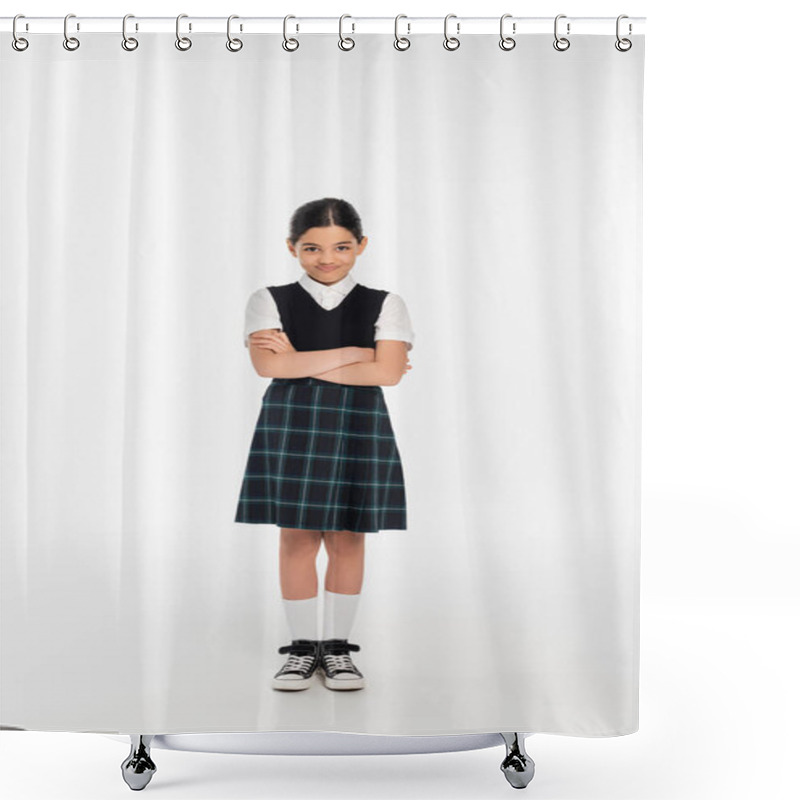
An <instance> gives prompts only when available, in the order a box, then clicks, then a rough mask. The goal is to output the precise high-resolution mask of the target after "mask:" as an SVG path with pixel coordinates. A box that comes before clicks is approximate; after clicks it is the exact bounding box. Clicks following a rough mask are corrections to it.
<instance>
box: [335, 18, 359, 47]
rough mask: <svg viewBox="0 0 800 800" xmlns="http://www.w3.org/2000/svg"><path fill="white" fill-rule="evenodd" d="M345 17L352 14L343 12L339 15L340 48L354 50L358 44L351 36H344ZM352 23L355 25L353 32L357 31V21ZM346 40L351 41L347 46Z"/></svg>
mask: <svg viewBox="0 0 800 800" xmlns="http://www.w3.org/2000/svg"><path fill="white" fill-rule="evenodd" d="M345 17H350V15H349V14H342V16H341V17H339V49H340V50H352V49H353V48H354V47H355V46H356V43H355V40H353V39H351V38H350V37H349V36H347V37H343V36H342V22H343V21H344V18H345ZM350 19H353V18H352V17H350ZM352 25H353V30H352V31H351V33H355V31H356V24H355V22H354V23H352ZM345 42H349V45H347V46H345Z"/></svg>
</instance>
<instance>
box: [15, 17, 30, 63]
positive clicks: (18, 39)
mask: <svg viewBox="0 0 800 800" xmlns="http://www.w3.org/2000/svg"><path fill="white" fill-rule="evenodd" d="M18 19H25V15H24V14H17V16H16V17H14V21H13V22H12V23H11V36H12V37H13V38H12V39H11V46H12V47H13V48H14V49H15V50H17V51H19V52H20V53H21V52H22V51H23V50H27V49H28V40H27V39H25V38H24V37H22V36H18V35H17V20H18Z"/></svg>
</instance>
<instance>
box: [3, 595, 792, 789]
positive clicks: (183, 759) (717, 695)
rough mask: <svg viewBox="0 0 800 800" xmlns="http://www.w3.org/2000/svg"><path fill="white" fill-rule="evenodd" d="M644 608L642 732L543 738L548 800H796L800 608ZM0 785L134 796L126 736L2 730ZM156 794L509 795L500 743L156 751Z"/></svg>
mask: <svg viewBox="0 0 800 800" xmlns="http://www.w3.org/2000/svg"><path fill="white" fill-rule="evenodd" d="M740 602H741V605H736V604H732V603H731V601H730V600H725V602H724V603H723V602H719V601H715V600H713V599H706V600H693V601H692V602H691V603H688V602H686V603H685V604H683V605H681V604H679V602H677V601H675V602H671V603H670V604H669V607H667V606H665V605H655V604H646V603H644V602H643V604H642V673H641V713H640V726H641V727H640V730H639V732H638V733H636V734H633V735H631V736H624V737H619V738H615V739H580V738H575V737H566V736H553V735H533V736H530V737H529V738H528V739H527V748H528V752H529V753H530V755H531V756H532V757H533V759H534V761H535V762H536V775H535V777H534V779H533V781H532V782H531V784H530V785H529V787H528V789H526V790H525V791H526V792H527V793H529V794H530V796H535V797H536V798H538V800H545V798H547V799H548V800H549V799H551V798H553V799H555V798H563V800H567V799H568V798H569V799H570V800H577V798H591V800H605V799H606V798H608V800H662V799H663V800H695V798H697V800H710V798H725V800H738V798H751V797H754V796H759V797H769V798H770V800H790V798H791V799H792V800H793V799H794V798H796V797H797V792H798V778H797V774H796V770H795V769H794V768H793V767H792V766H791V765H792V764H793V763H794V762H795V761H796V759H795V756H796V754H797V752H798V750H799V749H800V735H798V730H797V725H796V718H797V712H798V710H800V703H799V702H798V700H799V699H800V691H799V690H798V686H797V677H796V676H797V675H798V674H800V657H798V652H797V650H796V649H795V646H794V645H795V640H796V637H797V630H798V628H797V620H798V611H799V610H800V608H798V606H797V605H796V604H795V603H793V601H790V600H787V599H786V598H785V597H784V598H783V599H781V598H775V599H774V600H771V601H770V600H765V599H763V598H761V599H751V600H748V601H745V600H742V601H740ZM0 744H1V745H2V747H0V793H1V794H3V796H5V797H13V798H14V799H15V800H33V798H37V799H38V798H54V797H58V798H59V800H71V798H75V799H76V800H78V798H80V800H94V798H98V799H102V800H107V798H109V797H113V796H120V797H124V796H128V795H127V793H128V792H129V791H130V790H129V789H128V787H127V786H126V785H125V784H124V782H123V780H122V776H121V773H120V768H119V765H120V763H121V762H122V760H123V758H124V757H125V756H126V755H127V752H128V748H127V746H126V745H124V744H122V743H119V742H117V741H114V740H112V739H109V738H107V737H104V736H99V735H91V734H78V733H37V732H9V731H3V732H1V733H0ZM153 752H154V758H155V761H156V765H157V767H158V771H157V772H156V774H155V776H154V777H153V780H152V781H151V783H150V785H149V786H148V787H147V788H146V789H145V790H144V791H145V792H151V793H154V792H158V794H159V796H160V797H170V798H186V799H187V800H188V799H189V798H191V800H202V799H203V798H230V799H231V800H233V799H234V798H264V797H276V798H293V800H302V799H304V798H319V799H320V800H323V798H324V800H336V798H351V800H352V799H355V798H365V799H367V798H368V799H369V800H374V798H414V800H419V799H420V798H429V797H430V798H434V797H436V798H446V797H454V798H455V797H458V798H460V799H462V800H467V799H468V798H482V799H483V798H491V797H498V798H499V797H508V796H509V794H508V793H509V792H510V791H512V789H511V787H510V786H509V785H508V783H507V782H506V780H505V778H504V777H503V775H502V773H501V772H500V769H499V765H500V761H501V760H502V758H503V755H504V752H505V751H504V749H503V748H502V747H496V748H490V749H486V750H475V751H470V752H460V753H444V754H426V755H394V756H376V755H373V756H338V757H337V756H305V757H301V756H245V755H218V754H205V753H185V752H176V751H169V750H154V751H153Z"/></svg>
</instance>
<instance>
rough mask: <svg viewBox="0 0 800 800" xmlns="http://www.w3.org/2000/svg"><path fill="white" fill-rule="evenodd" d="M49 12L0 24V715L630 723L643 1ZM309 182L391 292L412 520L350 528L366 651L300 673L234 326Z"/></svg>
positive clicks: (419, 731)
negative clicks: (436, 26)
mask: <svg viewBox="0 0 800 800" xmlns="http://www.w3.org/2000/svg"><path fill="white" fill-rule="evenodd" d="M62 40H63V37H62V36H61V35H58V34H53V35H40V36H37V37H35V39H33V41H32V43H31V46H30V47H29V48H28V50H27V51H26V52H22V53H19V52H15V51H14V50H13V49H12V48H11V47H7V46H4V47H2V48H0V54H1V55H0V58H1V59H2V63H1V64H0V66H2V78H1V80H2V85H1V87H0V88H1V89H2V131H1V132H2V154H1V157H2V162H1V163H0V167H1V168H2V178H1V184H0V191H1V192H2V197H1V199H2V251H1V254H2V282H1V283H0V291H1V292H2V295H1V298H0V302H1V303H2V305H1V307H0V310H1V311H2V351H1V355H2V375H1V378H2V389H1V392H2V394H1V395H0V401H1V402H2V428H1V429H0V432H1V434H2V518H1V520H0V522H1V523H2V576H1V577H2V619H1V620H0V622H1V623H2V628H1V632H2V654H1V655H2V665H1V666H2V673H1V676H2V677H1V678H0V680H1V681H2V683H1V686H0V688H1V689H2V695H0V701H1V702H0V714H1V715H2V719H0V722H2V724H3V725H4V726H14V727H19V728H26V729H35V730H53V731H58V730H64V731H66V730H69V731H87V732H89V731H94V732H105V733H129V732H136V733H178V732H210V731H219V732H224V731H289V730H291V731H303V730H314V731H342V732H352V733H372V734H401V735H428V734H458V733H475V732H487V731H495V732H496V731H525V732H546V733H558V734H567V735H575V736H596V737H600V736H617V735H622V734H628V733H632V732H634V731H636V730H637V728H638V670H639V536H640V514H639V498H640V398H641V394H640V378H641V371H640V359H641V257H642V247H641V230H642V220H641V196H642V175H641V163H642V95H643V92H642V85H643V65H644V37H643V36H633V37H632V40H633V47H632V48H631V49H630V50H629V51H628V52H620V51H619V50H617V49H616V48H615V47H614V42H615V36H614V33H613V30H612V31H611V33H610V35H583V36H572V37H571V40H572V41H571V46H570V48H569V50H567V51H565V52H558V51H557V50H556V49H555V48H554V47H553V46H552V44H553V37H552V36H548V35H545V34H541V35H539V34H536V35H528V36H525V37H519V38H518V41H517V45H516V47H515V48H514V49H513V50H511V51H508V52H504V51H503V50H501V49H500V48H499V47H498V37H497V36H496V35H471V36H464V37H462V41H461V45H460V47H459V48H458V49H457V50H455V51H452V52H449V51H448V50H446V49H445V48H443V47H442V36H441V35H428V34H426V35H417V36H412V37H411V40H412V46H411V47H410V48H409V49H408V50H407V51H404V52H401V51H398V50H396V49H395V48H394V47H393V46H392V37H391V36H387V35H380V34H363V35H359V36H356V37H355V40H356V46H355V48H354V49H353V50H352V51H350V52H343V51H342V50H340V49H339V47H337V41H338V37H337V35H336V34H335V33H333V34H329V35H328V34H322V35H310V36H305V37H303V36H301V37H300V47H299V48H298V49H297V51H295V52H286V51H285V50H284V49H283V48H282V47H281V46H280V41H281V38H280V36H277V37H276V36H253V37H245V45H244V47H243V48H242V50H241V51H240V52H238V53H231V52H229V51H228V50H227V49H226V47H225V41H226V38H225V34H224V33H222V34H205V35H203V36H196V37H194V40H193V45H192V47H191V48H190V49H189V50H187V51H185V52H180V51H178V50H177V49H176V47H175V46H174V41H175V37H174V35H173V34H171V33H159V34H155V33H151V34H147V35H146V36H140V40H141V41H140V46H139V48H138V49H137V50H135V51H134V52H126V51H125V50H124V49H123V48H121V47H120V36H119V35H118V34H114V35H112V34H93V35H91V36H90V37H89V36H86V37H84V39H83V41H82V43H81V46H80V47H79V49H77V50H76V51H74V52H68V51H67V50H65V49H64V48H63V47H62ZM323 197H336V198H343V199H346V200H347V201H348V202H350V203H351V204H352V205H353V206H354V207H355V208H356V209H357V210H358V212H359V214H360V215H361V219H362V221H363V224H364V233H365V234H366V235H367V236H368V237H369V247H367V249H366V250H365V251H364V253H363V255H361V256H360V257H359V259H358V262H357V264H356V266H355V267H354V269H353V271H352V277H353V278H355V280H356V281H357V282H358V283H359V284H362V285H364V286H366V287H372V288H377V289H381V290H385V291H388V292H391V293H394V294H397V295H399V296H400V297H401V298H402V300H403V302H404V304H405V307H406V309H407V312H408V318H409V321H410V325H411V327H412V328H413V334H414V345H413V349H412V350H410V351H409V353H408V357H409V360H410V364H411V369H410V370H408V372H407V373H406V374H405V375H404V376H403V378H402V379H401V380H400V381H399V382H398V383H397V384H396V385H387V386H384V387H383V393H384V397H385V402H386V405H387V408H388V411H389V413H390V416H391V421H392V425H393V428H394V434H395V436H396V441H397V445H398V448H399V453H400V456H401V458H402V467H403V472H404V480H405V492H406V504H407V525H406V528H405V529H388V530H380V531H378V532H372V533H366V534H365V536H366V551H365V552H366V559H365V570H364V581H363V587H362V590H361V593H360V601H359V606H358V612H357V616H356V618H355V622H354V625H353V630H352V635H351V636H350V640H351V641H352V642H357V643H358V644H359V645H360V647H361V650H360V652H359V653H357V654H354V656H353V658H354V660H355V661H356V662H357V664H358V666H359V668H360V669H361V670H362V672H363V673H364V675H365V676H366V681H367V683H366V687H365V689H364V690H363V691H359V692H331V691H328V690H326V688H325V687H324V686H323V685H322V684H319V685H317V686H313V687H312V688H311V690H310V691H304V692H291V693H289V692H277V691H274V690H273V689H271V688H270V683H269V681H270V679H271V677H272V675H273V674H274V673H275V671H276V669H277V668H278V666H280V663H281V662H282V659H281V658H280V657H279V656H278V653H277V650H278V647H280V646H282V645H285V644H287V643H288V641H289V637H288V629H287V623H286V618H285V615H284V609H283V607H282V602H281V592H280V584H279V574H278V564H279V561H278V541H279V538H278V537H279V535H280V531H279V529H278V528H277V527H276V526H275V525H268V524H262V525H258V524H250V525H243V524H241V523H237V522H236V521H235V520H234V514H235V511H236V503H237V497H238V495H239V491H240V487H241V483H242V478H243V474H244V470H245V464H246V460H247V455H248V448H249V447H250V444H251V437H252V436H253V430H254V424H255V422H256V419H257V417H258V413H259V410H260V408H261V403H262V395H263V394H264V391H265V389H266V388H267V386H268V385H269V383H270V379H269V378H265V377H262V376H261V375H259V374H257V373H256V371H255V370H254V368H253V366H252V363H251V361H250V357H249V355H248V351H247V350H246V349H245V348H244V347H243V346H242V335H243V331H244V325H245V307H246V304H247V301H248V299H249V298H250V296H251V295H252V294H253V292H255V291H257V290H259V289H261V288H264V287H267V286H274V285H281V284H287V283H291V282H293V281H297V280H298V279H299V278H300V277H301V275H302V271H301V269H300V268H299V266H298V262H297V261H296V260H295V259H294V258H293V257H292V256H291V255H290V253H289V252H288V250H287V247H286V238H287V236H288V232H289V219H290V216H291V214H292V212H293V210H294V209H296V208H297V207H299V206H300V205H302V204H303V203H306V202H308V201H311V200H314V199H318V198H323ZM325 561H326V555H325V551H324V549H321V550H320V552H319V555H318V571H319V596H320V598H321V597H322V595H323V574H324V568H325ZM321 613H322V612H321V611H320V614H321Z"/></svg>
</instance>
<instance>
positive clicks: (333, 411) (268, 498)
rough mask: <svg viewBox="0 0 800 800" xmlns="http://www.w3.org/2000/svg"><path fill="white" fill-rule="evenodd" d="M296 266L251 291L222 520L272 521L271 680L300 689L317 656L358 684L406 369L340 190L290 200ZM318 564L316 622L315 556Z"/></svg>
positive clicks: (394, 484)
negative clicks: (393, 411)
mask: <svg viewBox="0 0 800 800" xmlns="http://www.w3.org/2000/svg"><path fill="white" fill-rule="evenodd" d="M286 243H287V245H288V248H289V251H290V253H291V254H292V255H293V256H294V257H296V258H297V259H298V261H299V263H300V266H301V267H302V269H303V270H304V273H303V275H302V277H301V278H300V279H299V280H297V281H295V282H293V283H288V284H284V285H278V286H267V287H266V288H263V289H259V290H258V291H256V292H254V293H253V294H252V295H251V296H250V299H249V301H248V304H247V310H246V314H245V317H246V319H245V332H244V343H245V346H246V347H249V350H250V357H251V360H252V363H253V366H254V367H255V369H256V371H257V372H258V374H259V375H262V376H264V377H269V378H271V379H272V380H271V381H270V383H269V386H268V387H267V390H266V392H265V393H264V396H263V400H262V406H261V411H260V413H259V416H258V420H257V422H256V427H255V432H254V433H253V438H252V443H251V446H250V452H249V455H248V459H247V465H246V467H245V474H244V479H243V481H242V487H241V492H240V496H239V502H238V507H237V510H236V522H244V523H261V524H263V523H268V524H273V525H278V526H279V527H280V529H281V533H280V551H279V552H280V579H281V592H282V595H283V605H284V608H285V610H286V615H287V619H288V623H289V629H290V634H291V644H288V645H285V646H282V647H280V648H279V649H278V652H279V653H281V654H286V653H288V654H289V655H288V659H287V661H286V663H285V664H284V665H283V666H282V667H281V669H280V670H278V672H277V673H275V676H274V677H273V680H272V686H273V688H275V689H289V690H297V689H305V688H307V687H308V686H309V685H310V683H311V681H312V680H313V677H314V674H315V672H316V671H317V669H320V670H321V671H322V672H323V673H324V683H325V686H327V687H328V688H330V689H361V688H363V686H364V676H363V674H362V673H361V672H360V671H359V670H358V669H357V668H356V666H355V665H354V664H353V661H352V659H351V657H350V652H351V651H358V650H360V649H361V648H360V646H359V645H357V644H353V643H351V642H349V641H348V636H349V635H350V629H351V626H352V622H353V619H354V616H355V612H356V608H357V605H358V600H359V597H360V591H361V585H362V580H363V570H364V543H365V542H364V535H365V534H366V533H373V532H378V531H379V530H387V529H401V530H404V529H405V528H406V498H405V484H404V479H403V468H402V464H401V461H400V454H399V451H398V448H397V444H396V441H395V438H394V431H393V429H392V425H391V421H390V418H389V413H388V409H387V407H386V403H385V401H384V396H383V386H392V385H395V384H397V383H399V381H400V380H401V378H402V377H403V376H404V375H405V373H406V372H407V370H409V369H410V368H411V366H410V364H409V363H408V355H407V353H408V351H409V350H411V348H412V347H413V342H414V333H413V331H412V330H411V322H410V319H409V316H408V311H407V309H406V306H405V303H404V302H403V300H402V298H401V297H400V296H399V295H397V294H394V293H392V292H388V291H385V290H382V289H373V288H369V287H367V286H364V285H363V284H361V283H358V282H356V281H355V280H354V279H353V277H352V276H351V275H350V270H351V269H352V268H353V266H354V265H355V261H356V258H357V257H358V256H359V255H361V253H362V252H363V251H364V248H365V247H366V246H367V237H366V236H364V235H363V233H362V229H361V219H360V217H359V215H358V213H357V212H356V210H355V209H354V208H353V206H352V205H350V203H348V202H347V201H345V200H341V199H337V198H331V197H325V198H323V199H321V200H314V201H311V202H309V203H306V204H305V205H303V206H301V207H300V208H298V209H297V210H296V211H295V212H294V214H293V215H292V219H291V223H290V235H289V238H288V239H287V240H286ZM323 540H324V542H325V549H326V551H327V554H328V569H327V573H326V576H325V607H324V625H323V632H322V638H320V637H319V636H318V635H317V572H316V559H317V553H318V552H319V547H320V542H321V541H323Z"/></svg>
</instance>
